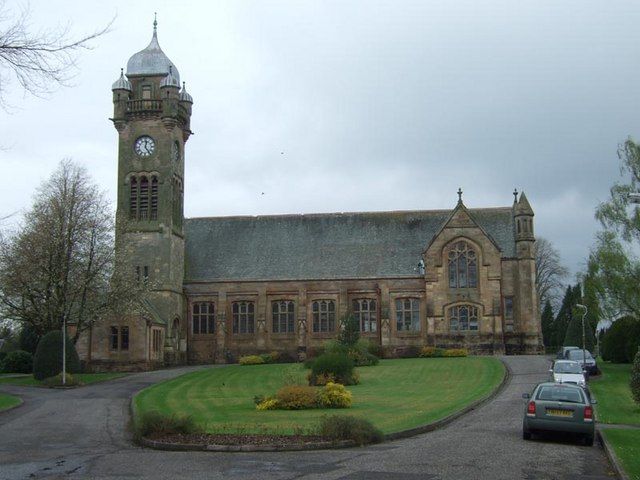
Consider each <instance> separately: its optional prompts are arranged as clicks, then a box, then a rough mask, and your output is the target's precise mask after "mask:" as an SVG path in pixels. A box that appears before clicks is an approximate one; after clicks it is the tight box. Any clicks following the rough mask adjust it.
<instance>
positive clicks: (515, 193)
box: [513, 188, 518, 203]
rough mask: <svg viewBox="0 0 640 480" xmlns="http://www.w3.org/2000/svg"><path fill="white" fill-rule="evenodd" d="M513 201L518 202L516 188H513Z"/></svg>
mask: <svg viewBox="0 0 640 480" xmlns="http://www.w3.org/2000/svg"><path fill="white" fill-rule="evenodd" d="M513 203H518V189H517V188H514V189H513Z"/></svg>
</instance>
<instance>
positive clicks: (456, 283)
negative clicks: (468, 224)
mask: <svg viewBox="0 0 640 480" xmlns="http://www.w3.org/2000/svg"><path fill="white" fill-rule="evenodd" d="M477 286H478V259H477V256H476V252H475V250H473V249H472V248H471V247H470V246H469V245H468V244H467V243H466V242H457V243H456V244H455V245H453V246H452V247H451V249H450V250H449V287H450V288H476V287H477Z"/></svg>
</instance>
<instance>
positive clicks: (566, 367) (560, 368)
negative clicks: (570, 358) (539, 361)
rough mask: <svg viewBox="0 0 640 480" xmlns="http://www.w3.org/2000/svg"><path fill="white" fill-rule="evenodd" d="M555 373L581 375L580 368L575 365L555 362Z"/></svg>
mask: <svg viewBox="0 0 640 480" xmlns="http://www.w3.org/2000/svg"><path fill="white" fill-rule="evenodd" d="M553 371H554V372H555V373H582V368H581V367H580V365H579V364H577V363H566V362H557V363H556V364H555V365H554V366H553Z"/></svg>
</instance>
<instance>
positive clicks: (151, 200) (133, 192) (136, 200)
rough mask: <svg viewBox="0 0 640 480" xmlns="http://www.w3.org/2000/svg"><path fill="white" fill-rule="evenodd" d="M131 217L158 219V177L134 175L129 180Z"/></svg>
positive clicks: (136, 218)
mask: <svg viewBox="0 0 640 480" xmlns="http://www.w3.org/2000/svg"><path fill="white" fill-rule="evenodd" d="M129 218H130V219H131V220H157V219H158V177H157V176H155V175H153V176H151V177H150V178H149V177H147V176H146V175H142V176H140V177H136V176H132V177H131V178H130V180H129Z"/></svg>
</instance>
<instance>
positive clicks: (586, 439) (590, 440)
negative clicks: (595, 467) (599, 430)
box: [584, 435, 593, 447]
mask: <svg viewBox="0 0 640 480" xmlns="http://www.w3.org/2000/svg"><path fill="white" fill-rule="evenodd" d="M584 444H585V445H586V446H587V447H593V435H586V436H585V437H584Z"/></svg>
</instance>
